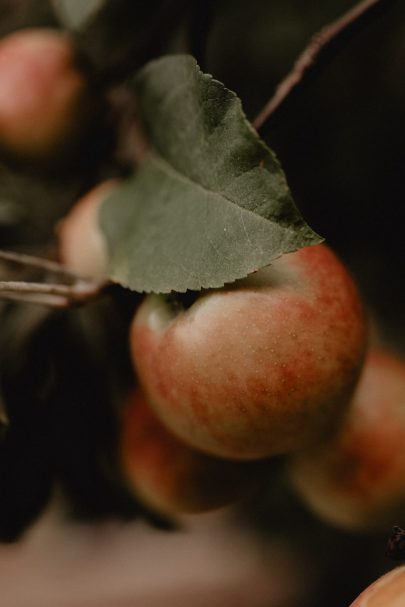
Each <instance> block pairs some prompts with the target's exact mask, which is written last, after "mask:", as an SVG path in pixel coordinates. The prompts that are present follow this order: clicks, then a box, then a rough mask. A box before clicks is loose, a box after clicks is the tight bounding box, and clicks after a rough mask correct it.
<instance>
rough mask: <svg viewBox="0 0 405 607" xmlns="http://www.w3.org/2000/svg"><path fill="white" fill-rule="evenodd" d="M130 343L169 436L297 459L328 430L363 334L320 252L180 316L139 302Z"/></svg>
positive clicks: (358, 315)
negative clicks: (290, 454) (296, 454)
mask: <svg viewBox="0 0 405 607" xmlns="http://www.w3.org/2000/svg"><path fill="white" fill-rule="evenodd" d="M130 341H131V348H132V354H133V360H134V364H135V367H136V370H137V373H138V375H139V379H140V382H141V384H142V386H143V389H144V391H145V394H146V395H147V398H148V401H149V402H150V403H151V406H153V408H154V410H155V412H156V414H157V415H158V416H159V417H160V418H161V419H162V420H163V422H164V423H165V424H166V425H167V426H168V427H169V428H170V429H171V430H172V431H173V432H174V433H175V434H176V435H177V436H179V437H180V438H181V439H182V440H184V441H186V442H188V443H189V444H190V445H191V446H193V447H195V448H198V449H201V450H202V451H204V452H207V453H211V454H213V455H217V456H222V457H227V458H236V459H256V458H262V457H267V456H271V455H275V454H282V453H287V452H290V451H294V450H297V449H301V448H303V447H304V446H306V445H309V444H311V443H312V442H313V441H315V440H318V439H319V437H320V436H321V435H322V434H323V433H324V432H325V431H327V429H328V428H329V426H331V425H333V424H334V422H335V419H336V418H337V417H339V416H340V415H341V413H342V410H343V409H344V408H345V406H346V403H347V402H348V400H349V399H350V397H351V395H352V392H353V389H354V387H355V384H356V381H357V378H358V375H359V371H360V368H361V365H362V362H363V354H364V349H365V342H366V327H365V320H364V315H363V309H362V305H361V302H360V299H359V295H358V293H357V289H356V287H355V285H354V283H353V281H352V279H351V277H350V276H349V274H348V272H347V270H346V269H345V267H344V266H343V265H342V263H341V262H340V261H339V260H338V258H337V257H336V256H335V255H334V254H333V253H332V251H331V250H330V249H329V248H328V247H327V246H325V245H317V246H313V247H306V248H303V249H301V250H300V251H298V252H296V253H290V254H287V255H283V256H282V257H281V258H279V259H277V260H276V261H274V263H272V264H271V265H270V266H268V267H266V268H263V269H262V270H260V271H258V272H256V273H255V274H253V275H251V276H249V277H248V278H246V279H243V280H239V281H237V282H235V283H234V284H232V285H230V286H227V287H226V288H223V289H215V290H210V291H207V292H205V293H202V294H201V296H200V297H199V298H198V299H197V301H195V303H193V304H192V305H191V307H189V309H186V310H179V309H178V307H175V306H171V305H170V300H169V299H168V298H167V297H166V298H165V297H163V296H158V295H150V296H147V297H146V298H145V300H144V302H143V303H142V304H141V306H140V308H139V309H138V311H137V313H136V316H135V319H134V322H133V324H132V327H131V335H130Z"/></svg>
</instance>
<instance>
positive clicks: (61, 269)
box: [0, 250, 110, 308]
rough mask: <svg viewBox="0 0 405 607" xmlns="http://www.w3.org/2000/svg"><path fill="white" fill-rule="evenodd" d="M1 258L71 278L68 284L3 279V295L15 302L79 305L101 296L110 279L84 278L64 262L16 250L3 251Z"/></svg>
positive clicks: (0, 283)
mask: <svg viewBox="0 0 405 607" xmlns="http://www.w3.org/2000/svg"><path fill="white" fill-rule="evenodd" d="M0 260H4V261H7V262H11V263H17V264H19V265H22V266H28V267H34V268H39V269H41V270H44V271H46V272H52V273H53V274H54V275H57V276H59V277H60V279H61V280H65V281H66V280H69V281H70V284H66V283H63V282H61V283H47V282H32V281H24V280H3V281H0V298H2V299H12V300H15V301H25V302H29V303H37V304H42V305H46V306H51V307H56V308H66V307H70V306H74V305H78V304H83V303H85V302H87V301H88V300H90V299H93V298H94V297H97V296H98V295H100V294H101V293H102V292H103V291H104V290H105V289H106V287H107V286H109V284H110V283H109V282H107V281H105V280H103V281H100V280H93V279H85V278H83V277H81V276H78V275H77V274H76V273H74V272H72V271H71V270H69V269H68V268H66V267H65V266H63V265H62V264H60V263H58V262H56V261H51V260H48V259H43V258H41V257H34V256H33V255H26V254H24V253H16V252H14V251H1V250H0Z"/></svg>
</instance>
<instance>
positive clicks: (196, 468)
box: [119, 390, 269, 514]
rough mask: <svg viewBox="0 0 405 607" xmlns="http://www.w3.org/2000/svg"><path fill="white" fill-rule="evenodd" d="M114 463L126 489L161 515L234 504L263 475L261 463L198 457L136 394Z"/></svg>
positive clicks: (126, 413)
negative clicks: (118, 461)
mask: <svg viewBox="0 0 405 607" xmlns="http://www.w3.org/2000/svg"><path fill="white" fill-rule="evenodd" d="M119 450H120V459H121V462H122V467H123V470H124V475H125V477H126V479H127V481H128V486H129V487H130V488H131V490H132V491H133V492H134V494H135V495H137V496H138V498H139V499H141V500H142V501H143V502H144V503H145V504H146V505H147V506H149V507H151V508H153V509H155V510H156V511H158V512H160V513H164V514H181V513H195V512H203V511H206V510H211V509H213V508H218V507H220V506H224V505H227V504H230V503H232V502H234V501H235V500H237V499H240V498H241V497H243V496H245V495H246V494H247V493H248V492H249V491H251V490H252V489H253V487H255V486H256V485H257V483H258V481H259V480H260V479H264V478H265V477H267V476H268V474H269V466H266V464H265V463H264V462H231V461H226V460H223V459H217V458H215V457H210V456H208V455H204V454H203V453H199V452H198V451H195V450H194V449H192V448H190V447H189V446H188V445H186V444H185V443H183V442H181V441H179V440H178V439H177V438H176V437H175V436H173V435H172V434H171V433H170V432H169V431H168V430H167V429H166V428H165V427H164V426H163V425H162V424H161V423H160V421H159V420H158V419H157V418H156V416H155V415H154V413H153V412H152V410H151V409H150V407H149V406H148V404H147V402H146V400H145V398H144V397H143V396H142V394H141V392H140V391H139V390H136V391H134V392H133V393H132V394H131V396H130V398H129V399H128V403H127V406H126V408H125V410H124V415H123V418H122V423H121V434H120V447H119Z"/></svg>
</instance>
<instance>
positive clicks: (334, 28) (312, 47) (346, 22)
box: [252, 0, 393, 130]
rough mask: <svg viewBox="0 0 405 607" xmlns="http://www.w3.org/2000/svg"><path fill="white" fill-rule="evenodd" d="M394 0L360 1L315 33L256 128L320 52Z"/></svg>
mask: <svg viewBox="0 0 405 607" xmlns="http://www.w3.org/2000/svg"><path fill="white" fill-rule="evenodd" d="M392 2H393V0H363V1H362V2H360V3H359V4H357V5H355V6H354V7H353V8H351V9H350V10H348V11H347V12H346V13H344V14H343V15H342V16H341V17H340V18H339V19H337V20H336V21H333V22H332V23H330V24H329V25H326V26H324V27H323V28H322V29H321V30H320V31H319V32H317V33H316V34H315V35H314V36H312V38H311V40H310V42H309V44H308V46H307V47H306V48H305V49H304V50H303V52H302V53H301V54H300V55H299V57H298V59H297V60H296V62H295V63H294V65H293V68H292V70H291V71H290V72H289V74H287V76H286V77H285V78H284V79H283V80H282V81H281V82H280V84H279V85H278V87H277V88H276V91H275V93H274V95H273V97H271V99H270V100H269V101H268V103H267V104H266V105H265V106H264V108H263V109H262V110H261V111H260V112H259V114H258V115H257V116H256V118H255V119H254V120H253V122H252V124H253V126H254V128H255V129H256V130H259V129H261V128H262V126H263V125H264V123H265V122H266V121H267V120H268V118H269V117H270V116H271V115H272V114H273V113H274V112H275V111H276V110H277V109H278V108H279V107H280V106H281V105H282V104H283V103H284V101H285V100H286V99H287V97H288V96H289V95H290V93H291V92H292V91H293V90H294V89H295V88H296V87H297V85H298V84H299V83H300V82H301V81H302V80H303V78H304V77H305V75H306V74H307V73H308V71H309V70H310V68H312V67H313V66H314V64H315V62H316V60H317V59H318V58H319V55H320V54H321V53H322V52H323V51H324V50H326V49H327V48H329V47H330V45H331V43H332V42H337V41H338V40H340V38H341V37H343V35H344V34H347V32H348V30H349V29H350V28H352V26H354V25H356V26H359V25H361V24H363V23H365V22H366V21H367V20H368V18H369V17H370V16H371V11H372V10H373V9H382V8H385V7H386V6H388V5H389V4H392Z"/></svg>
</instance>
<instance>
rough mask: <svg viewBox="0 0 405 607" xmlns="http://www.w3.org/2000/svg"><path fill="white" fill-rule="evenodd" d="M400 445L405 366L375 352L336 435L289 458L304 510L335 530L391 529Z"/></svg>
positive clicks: (404, 459)
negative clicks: (307, 505)
mask: <svg viewBox="0 0 405 607" xmlns="http://www.w3.org/2000/svg"><path fill="white" fill-rule="evenodd" d="M404 441H405V362H404V361H402V360H398V359H397V358H395V357H394V356H392V355H390V354H387V353H384V352H382V351H376V350H374V351H371V352H370V353H369V355H368V358H367V359H366V363H365V365H364V370H363V374H362V377H361V379H360V382H359V385H358V387H357V390H356V392H355V395H354V398H353V400H352V402H351V405H350V409H349V410H348V414H347V418H346V419H345V422H344V424H343V426H342V429H341V431H340V432H339V433H338V434H337V435H336V436H335V437H334V438H333V439H332V440H330V441H326V442H325V443H324V444H322V445H320V446H319V447H317V448H314V449H311V450H309V451H306V452H303V453H301V454H297V455H296V456H295V457H293V458H292V461H291V463H290V465H289V475H290V477H291V480H292V482H293V485H294V486H295V487H296V488H297V490H298V492H299V493H300V495H302V497H303V498H304V499H305V501H306V502H307V503H308V504H309V506H310V507H311V508H312V509H313V510H314V511H315V512H316V513H317V514H319V515H320V516H321V517H323V518H325V519H326V520H328V521H329V522H331V523H332V524H334V525H338V526H341V527H344V528H349V529H359V530H361V529H362V528H368V527H374V526H379V525H391V524H392V523H393V522H395V518H394V517H395V516H396V515H398V513H399V512H402V515H404V514H405V482H404V479H405V452H404ZM404 600H405V599H404Z"/></svg>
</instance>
